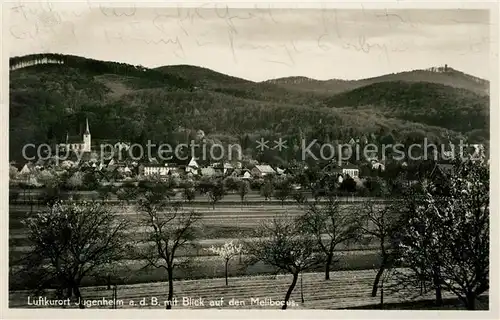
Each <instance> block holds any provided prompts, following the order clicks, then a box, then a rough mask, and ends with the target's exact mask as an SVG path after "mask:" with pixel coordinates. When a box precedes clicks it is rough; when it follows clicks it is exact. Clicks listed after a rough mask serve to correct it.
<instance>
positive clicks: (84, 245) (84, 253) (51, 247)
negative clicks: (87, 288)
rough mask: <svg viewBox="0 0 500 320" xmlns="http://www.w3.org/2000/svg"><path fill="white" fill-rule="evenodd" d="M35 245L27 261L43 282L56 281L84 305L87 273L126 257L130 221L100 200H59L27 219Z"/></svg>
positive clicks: (42, 284) (94, 271)
mask: <svg viewBox="0 0 500 320" xmlns="http://www.w3.org/2000/svg"><path fill="white" fill-rule="evenodd" d="M24 222H25V224H26V226H27V228H28V237H29V239H30V241H31V243H32V246H33V249H32V251H31V252H30V254H29V262H28V264H27V265H26V268H27V272H28V274H31V275H35V278H36V281H37V282H38V284H39V285H40V286H44V285H47V284H50V283H54V282H55V283H56V284H57V285H59V287H60V289H61V290H64V289H66V290H67V293H66V298H70V297H71V296H72V294H74V295H75V297H76V298H77V299H79V301H80V303H79V306H80V308H84V306H85V305H84V298H83V297H82V295H81V293H80V285H81V282H82V280H83V278H84V277H86V276H90V275H92V274H99V273H102V270H103V269H105V268H106V267H109V266H110V265H112V264H113V263H115V262H117V261H118V260H119V259H121V258H122V257H123V255H122V254H123V249H124V247H125V234H124V231H125V229H126V227H127V223H126V221H125V220H124V219H122V218H119V217H118V216H117V215H115V214H114V213H112V212H111V210H110V209H109V208H108V207H106V206H104V205H102V204H99V203H95V202H83V203H80V204H76V203H73V202H69V203H62V202H56V203H55V204H54V205H52V206H50V207H49V208H48V209H47V210H45V211H42V212H39V213H37V214H35V215H33V216H30V217H29V218H27V219H26V220H24Z"/></svg>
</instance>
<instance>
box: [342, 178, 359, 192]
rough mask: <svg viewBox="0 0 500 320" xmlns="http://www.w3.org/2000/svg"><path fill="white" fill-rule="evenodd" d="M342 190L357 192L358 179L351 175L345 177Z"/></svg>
mask: <svg viewBox="0 0 500 320" xmlns="http://www.w3.org/2000/svg"><path fill="white" fill-rule="evenodd" d="M340 190H342V191H345V192H348V193H354V192H356V181H354V179H353V178H351V177H347V178H345V179H344V180H343V181H342V183H341V184H340Z"/></svg>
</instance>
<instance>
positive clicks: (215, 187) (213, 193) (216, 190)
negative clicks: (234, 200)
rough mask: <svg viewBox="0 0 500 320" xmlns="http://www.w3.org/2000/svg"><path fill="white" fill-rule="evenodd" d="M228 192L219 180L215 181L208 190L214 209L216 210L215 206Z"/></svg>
mask: <svg viewBox="0 0 500 320" xmlns="http://www.w3.org/2000/svg"><path fill="white" fill-rule="evenodd" d="M225 194H226V190H225V188H224V183H223V182H222V181H221V180H220V179H218V180H217V181H214V182H213V183H212V185H211V186H210V188H209V190H208V198H209V199H210V202H211V203H212V206H213V209H214V210H215V204H216V203H217V202H219V201H220V200H222V198H224V195H225Z"/></svg>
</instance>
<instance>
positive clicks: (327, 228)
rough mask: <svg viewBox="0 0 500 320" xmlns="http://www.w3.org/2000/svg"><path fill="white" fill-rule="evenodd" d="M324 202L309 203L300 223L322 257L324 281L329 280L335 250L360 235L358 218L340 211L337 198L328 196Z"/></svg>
mask: <svg viewBox="0 0 500 320" xmlns="http://www.w3.org/2000/svg"><path fill="white" fill-rule="evenodd" d="M325 200H326V201H325V203H324V204H321V203H319V202H318V201H315V202H313V203H310V204H309V206H308V207H307V210H306V212H305V213H304V215H303V216H301V218H300V221H301V223H303V225H304V228H305V229H306V230H307V232H309V233H310V234H311V235H312V236H313V238H314V239H315V241H316V245H317V246H318V248H319V249H320V251H321V253H322V254H323V256H324V262H325V280H329V279H330V268H331V265H332V263H333V262H334V261H333V257H334V252H335V248H336V247H337V246H338V245H339V244H342V243H349V242H350V241H356V240H358V239H359V237H360V234H361V233H360V222H359V221H360V220H359V217H357V216H356V215H355V214H351V212H346V211H342V210H341V208H340V206H341V204H340V201H339V200H338V199H337V197H335V196H328V197H327V198H326V199H325Z"/></svg>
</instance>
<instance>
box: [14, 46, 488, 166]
mask: <svg viewBox="0 0 500 320" xmlns="http://www.w3.org/2000/svg"><path fill="white" fill-rule="evenodd" d="M44 59H45V60H44ZM47 59H52V60H53V61H56V63H53V62H47V61H48V60H47ZM428 89H429V88H426V87H418V86H417V87H413V86H409V87H408V85H403V84H398V83H394V82H386V83H383V84H380V86H373V87H363V88H361V87H360V88H358V89H357V90H358V91H351V92H348V91H346V92H345V93H344V94H342V95H339V96H332V95H327V94H325V93H321V94H318V93H314V92H303V91H301V90H289V89H286V88H284V87H282V86H280V85H277V84H272V83H256V82H251V81H248V80H244V79H238V78H234V77H230V76H227V75H223V74H221V73H217V72H214V71H212V70H209V69H205V68H200V67H194V66H186V65H181V66H167V67H161V68H157V69H147V68H144V67H141V66H131V65H127V64H122V63H116V62H105V61H96V60H91V59H86V58H82V57H75V56H63V55H46V54H44V55H32V56H26V57H16V58H12V59H11V72H10V109H9V110H10V129H9V130H10V131H9V132H10V137H9V142H10V157H11V159H19V157H20V156H21V148H22V146H23V145H24V144H26V143H35V144H40V143H56V142H61V141H63V140H64V138H65V137H66V133H67V132H68V133H69V134H70V135H78V134H81V133H82V132H83V124H84V123H85V118H87V117H88V119H89V122H90V127H91V133H92V139H93V141H94V142H95V143H98V141H99V140H100V139H111V140H126V141H131V142H138V143H146V142H147V140H151V141H153V142H154V143H160V142H171V143H179V142H188V141H189V139H191V138H192V137H194V136H195V134H196V131H197V130H203V131H204V132H205V133H206V135H207V137H208V139H209V141H214V142H222V143H235V142H238V143H240V144H241V145H242V147H243V149H246V148H250V149H248V150H246V151H245V153H246V154H247V155H248V156H251V157H253V158H258V159H260V160H261V161H274V160H276V159H280V160H279V161H287V159H291V158H295V157H296V156H297V153H299V154H300V151H298V150H297V147H298V146H300V139H301V138H306V139H308V140H312V139H318V141H319V142H322V141H333V140H339V141H344V142H345V141H348V140H349V139H350V138H351V137H359V136H361V135H370V134H372V133H373V134H376V135H377V136H380V135H386V134H389V133H390V134H391V135H392V136H393V137H394V138H395V139H397V140H399V141H402V142H405V141H409V140H411V139H414V137H415V136H422V135H424V136H428V137H430V138H431V139H432V140H433V141H441V140H444V139H446V141H447V139H448V137H450V136H451V137H455V138H457V137H460V136H462V135H476V136H478V137H479V138H480V139H485V137H484V131H485V130H486V129H485V128H486V127H485V125H486V124H487V120H485V119H487V118H484V117H483V118H481V117H482V116H487V113H485V112H484V111H480V112H479V114H480V115H476V116H474V113H473V111H475V110H476V111H477V110H487V101H486V100H487V99H486V98H482V97H480V96H478V95H476V94H474V93H471V92H469V91H463V90H458V89H456V88H453V87H446V88H444V89H443V88H441V89H439V88H438V87H436V88H434V87H432V88H430V89H432V90H435V91H436V93H435V94H429V95H428V96H426V95H427V92H426V90H428ZM405 90H409V92H406V91H405ZM440 90H441V91H440ZM443 90H444V91H443ZM442 92H445V93H446V94H442ZM403 93H404V95H405V96H407V98H404V99H403V98H402V97H400V95H401V94H403ZM391 95H393V96H394V99H395V100H394V101H392V102H391V103H389V104H387V106H385V105H384V104H383V101H388V97H389V96H391ZM437 96H439V99H438V98H436V97H437ZM373 97H375V98H373ZM429 97H433V99H430V98H429ZM434 98H435V99H434ZM405 99H406V100H405ZM462 99H463V100H462ZM414 100H416V101H414ZM429 100H433V101H429ZM427 102H432V104H431V106H430V107H428V108H427V109H422V110H421V115H420V116H419V117H417V116H416V114H417V113H415V110H418V109H419V108H424V107H423V106H424V105H425V104H426V103H427ZM461 102H465V104H466V105H467V107H466V108H465V107H456V106H458V105H461ZM381 106H383V107H381ZM430 109H434V110H439V111H436V114H439V116H440V117H442V118H439V119H446V121H447V122H442V121H438V120H436V119H434V118H433V117H432V116H431V115H430V114H428V110H430ZM464 110H465V111H467V112H466V113H464V114H462V112H464ZM413 113H415V116H414V115H413ZM451 119H459V120H464V119H467V122H464V125H460V123H459V122H460V121H458V120H456V121H455V123H452V122H451ZM469 119H470V120H471V123H470V126H469V125H468V120H469ZM481 119H482V120H481ZM319 123H321V125H320V126H318V124H319ZM450 129H451V130H450ZM478 130H479V131H480V132H479V134H478ZM260 137H264V138H267V139H277V138H278V137H282V138H284V139H285V140H288V143H289V146H291V147H290V148H288V149H287V150H285V151H282V152H281V153H280V152H278V151H276V150H268V151H266V152H265V153H263V154H262V153H259V152H257V151H256V150H255V149H254V148H253V144H254V141H255V140H257V139H259V138H260ZM410 137H413V138H411V139H410ZM292 146H295V148H293V147H292Z"/></svg>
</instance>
